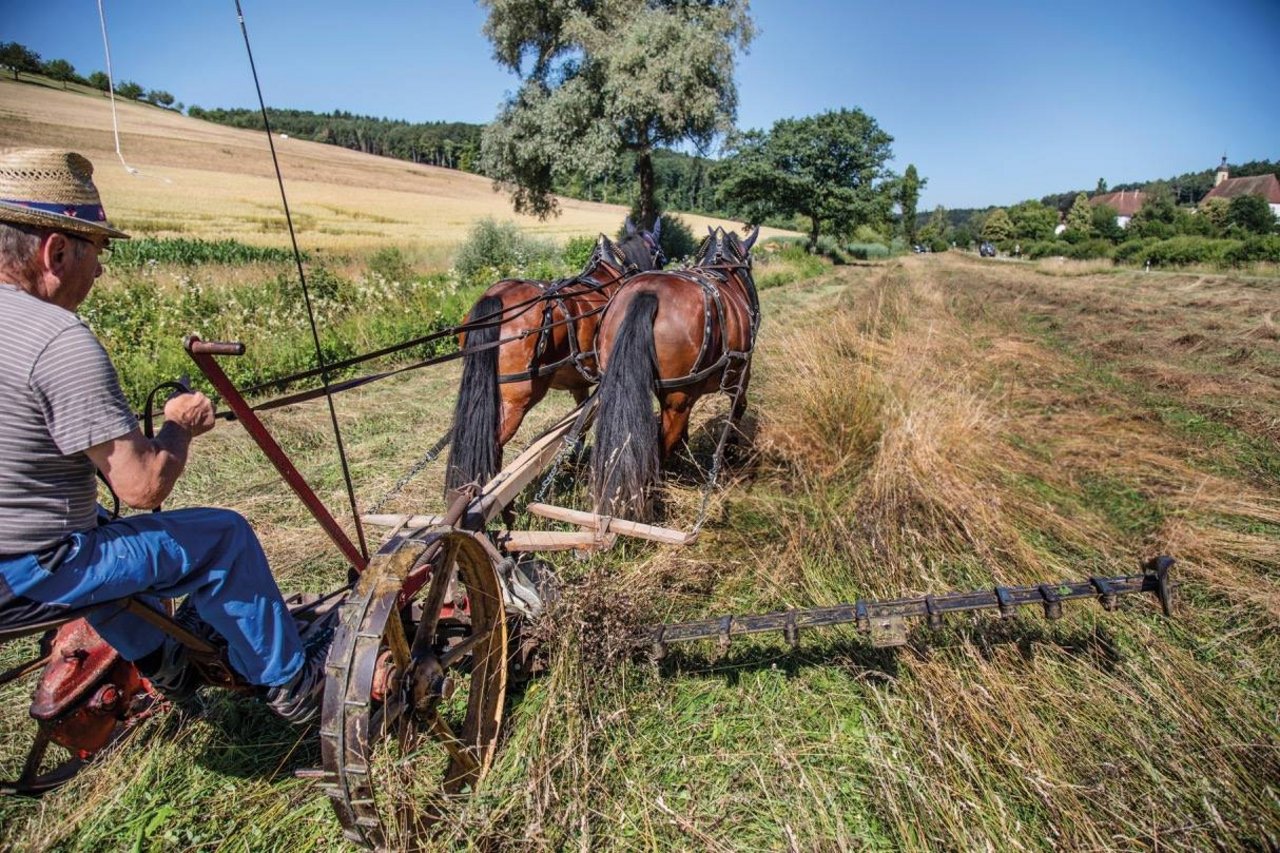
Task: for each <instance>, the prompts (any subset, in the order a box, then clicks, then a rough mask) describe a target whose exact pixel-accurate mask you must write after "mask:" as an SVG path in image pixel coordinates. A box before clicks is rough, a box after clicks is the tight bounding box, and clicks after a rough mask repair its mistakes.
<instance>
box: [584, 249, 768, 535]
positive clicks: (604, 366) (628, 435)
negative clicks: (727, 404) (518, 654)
mask: <svg viewBox="0 0 1280 853" xmlns="http://www.w3.org/2000/svg"><path fill="white" fill-rule="evenodd" d="M758 234H759V229H757V230H756V231H754V232H752V234H751V235H750V236H749V237H748V238H747V239H746V241H745V242H744V241H742V240H740V239H739V238H738V235H737V234H735V233H733V232H731V231H730V232H726V231H725V230H724V229H720V228H718V229H715V230H714V231H712V232H711V234H710V236H709V237H707V239H706V240H705V241H704V242H703V245H702V247H701V248H700V249H699V252H698V255H697V259H696V261H695V263H694V265H693V266H692V267H689V268H687V269H682V270H671V271H667V272H649V273H641V274H639V275H636V276H634V277H632V278H631V279H630V280H629V281H628V282H627V284H626V286H625V287H623V288H622V290H620V291H619V292H618V294H617V295H616V296H615V297H614V298H613V301H612V302H611V303H610V304H609V310H608V311H607V312H606V313H605V316H604V320H603V321H601V324H600V331H599V334H598V336H597V339H596V350H597V352H598V354H599V355H598V357H599V360H600V370H601V373H602V375H603V378H602V379H601V381H600V391H599V395H600V400H599V412H598V413H597V415H596V438H595V448H594V450H593V451H592V457H591V474H592V477H591V480H592V498H593V501H594V504H595V511H596V512H597V513H601V514H604V515H621V516H626V517H628V518H634V519H637V520H646V519H647V518H648V516H649V515H650V514H651V510H652V501H651V495H650V492H651V490H652V487H653V485H654V484H655V483H656V482H657V479H658V471H659V468H660V466H661V463H662V462H663V461H664V460H665V459H666V458H667V457H668V456H670V455H671V453H672V452H673V451H674V450H675V449H676V448H677V447H678V446H679V445H681V444H682V443H684V442H686V441H687V440H688V433H689V415H690V412H691V411H692V409H693V404H694V403H695V402H696V401H697V400H698V398H699V397H701V396H703V395H704V394H709V393H712V392H715V391H719V390H724V391H727V392H730V393H731V394H732V395H733V397H734V407H733V411H732V412H731V413H730V418H731V419H732V421H733V422H734V423H736V422H737V421H738V420H739V419H740V418H741V417H742V414H743V412H744V411H745V409H746V405H747V394H746V391H747V383H748V380H749V378H750V370H751V351H752V349H753V348H754V346H755V336H756V329H757V328H758V326H759V322H760V305H759V300H758V298H757V295H756V288H755V282H754V281H753V279H752V277H751V254H750V253H751V246H752V245H753V244H754V243H755V240H756V236H757V235H758ZM655 394H656V395H657V398H658V408H659V409H660V410H661V414H660V416H659V417H655V416H654V414H653V397H654V395H655Z"/></svg>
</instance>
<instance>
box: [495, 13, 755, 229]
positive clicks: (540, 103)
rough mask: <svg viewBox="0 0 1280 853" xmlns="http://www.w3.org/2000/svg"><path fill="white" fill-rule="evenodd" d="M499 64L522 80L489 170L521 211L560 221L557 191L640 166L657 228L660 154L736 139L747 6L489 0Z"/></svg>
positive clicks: (644, 212)
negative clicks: (629, 156)
mask: <svg viewBox="0 0 1280 853" xmlns="http://www.w3.org/2000/svg"><path fill="white" fill-rule="evenodd" d="M480 3H481V5H482V6H483V7H485V8H486V9H487V10H488V12H489V18H488V20H487V21H486V23H485V27H484V32H485V35H486V36H488V37H489V40H490V41H491V42H492V43H493V47H494V58H495V59H497V61H498V62H499V63H500V64H501V65H503V66H505V67H506V68H508V69H510V70H511V71H514V72H515V73H516V74H518V75H519V76H520V77H521V85H520V88H519V90H518V91H517V92H516V93H515V94H514V95H513V96H512V97H511V98H510V100H508V101H507V103H506V104H504V105H503V106H502V108H501V110H500V111H499V113H498V116H497V117H496V118H495V119H494V121H493V122H492V123H491V124H490V125H489V126H488V127H487V128H486V129H485V132H484V136H483V141H482V146H481V158H482V170H483V171H484V172H485V173H486V174H488V175H489V176H490V177H492V178H493V179H494V180H495V182H496V183H497V184H498V185H499V186H503V187H506V188H508V189H510V190H511V192H512V200H513V203H514V205H515V209H516V210H517V211H521V212H527V213H533V214H536V215H538V216H541V217H546V216H549V215H551V214H554V213H555V212H556V210H557V208H556V200H555V197H554V196H553V195H552V187H553V186H554V185H555V184H556V183H557V182H558V181H562V180H565V179H567V178H568V177H569V176H571V175H573V174H575V173H580V174H585V175H587V176H588V177H599V176H603V175H606V174H608V172H609V171H610V169H611V168H612V167H613V166H614V164H615V163H616V161H617V160H618V157H619V155H620V154H621V153H623V152H632V153H633V154H634V155H635V163H636V166H635V168H636V174H637V177H638V179H639V192H638V199H639V209H640V211H641V214H640V218H641V220H642V221H643V224H644V225H645V226H646V227H649V226H652V224H653V220H654V219H655V218H656V216H657V203H656V200H655V178H654V165H653V156H652V155H653V151H654V149H655V148H658V147H659V146H671V145H675V144H677V143H681V142H691V143H693V144H694V145H695V146H697V147H699V148H706V147H708V146H709V145H710V144H711V143H712V142H713V141H714V140H715V139H717V138H718V137H720V136H721V135H722V134H724V133H727V132H728V131H729V130H731V129H732V127H733V122H734V119H735V118H736V115H737V106H738V92H737V87H736V86H735V85H734V81H733V70H734V59H735V56H736V54H737V52H738V51H739V50H745V49H746V47H747V45H748V44H749V43H750V41H751V38H752V36H753V35H754V32H755V30H754V27H753V25H752V22H751V18H750V17H749V15H748V2H747V0H696V2H691V0H600V2H594V3H583V2H580V0H480Z"/></svg>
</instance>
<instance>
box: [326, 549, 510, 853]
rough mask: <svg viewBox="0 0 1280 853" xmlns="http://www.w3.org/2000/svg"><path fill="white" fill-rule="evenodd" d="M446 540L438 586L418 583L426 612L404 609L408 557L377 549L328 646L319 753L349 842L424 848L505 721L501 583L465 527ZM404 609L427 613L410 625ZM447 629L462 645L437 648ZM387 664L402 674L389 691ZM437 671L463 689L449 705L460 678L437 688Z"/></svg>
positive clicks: (477, 772)
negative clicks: (452, 614) (450, 609)
mask: <svg viewBox="0 0 1280 853" xmlns="http://www.w3.org/2000/svg"><path fill="white" fill-rule="evenodd" d="M438 541H439V544H440V546H441V547H440V548H439V555H438V556H436V557H435V558H433V559H430V560H429V563H428V565H430V566H431V568H432V573H431V578H430V581H429V582H428V583H426V584H424V585H423V586H422V587H420V588H418V587H414V591H415V595H414V600H415V602H421V603H422V608H421V610H419V607H418V605H417V604H416V603H415V604H413V607H412V610H411V611H407V612H406V611H405V609H404V605H405V602H404V601H403V600H402V599H401V597H402V595H403V594H404V592H405V590H406V587H405V572H404V560H396V559H394V558H393V554H394V553H395V552H391V553H387V554H382V553H380V554H378V555H377V556H375V557H374V559H373V560H371V561H370V564H369V567H368V568H367V569H366V570H365V575H364V577H363V578H362V580H361V582H360V583H359V584H358V585H357V586H356V588H355V590H354V591H353V592H352V595H351V597H350V598H349V599H348V600H347V602H346V604H345V605H344V607H345V612H346V613H347V614H349V616H348V617H347V619H346V623H344V624H347V627H348V630H344V631H341V632H339V633H338V635H337V636H335V639H334V647H333V649H331V650H330V653H329V661H328V670H327V671H328V679H329V680H328V686H327V687H326V694H325V703H326V704H325V710H326V718H325V719H323V720H322V722H321V728H320V741H321V758H322V761H323V762H324V768H325V771H326V773H327V774H328V778H331V779H332V783H331V784H329V785H326V793H327V794H328V795H329V797H330V798H331V799H332V800H333V806H334V811H335V813H336V814H337V816H338V820H339V822H340V823H341V824H342V826H343V828H344V830H345V832H344V834H345V835H346V837H347V838H350V839H351V840H353V841H357V842H360V843H363V844H365V845H367V846H369V847H372V848H375V849H406V848H408V847H415V848H416V847H417V846H419V845H422V844H423V843H425V841H426V839H427V837H428V835H429V834H430V832H431V830H432V827H433V826H434V825H435V824H437V823H438V822H439V821H441V820H444V819H446V816H447V815H448V814H449V808H448V803H449V802H450V797H452V796H454V795H458V794H462V793H464V792H465V791H467V790H470V789H471V788H473V787H474V786H475V785H476V784H477V783H478V782H479V781H480V779H481V778H482V777H483V775H484V771H485V769H486V768H487V767H488V765H489V762H490V760H491V758H492V755H493V750H494V748H495V745H496V742H497V738H498V732H499V728H500V726H501V721H502V709H503V703H504V695H505V694H504V690H505V686H506V685H505V675H506V668H505V666H504V661H505V650H506V619H505V614H504V612H503V607H502V587H501V579H500V577H499V575H498V572H497V571H496V567H495V566H494V561H493V559H492V558H491V557H490V556H489V555H488V554H487V552H486V551H485V550H484V546H483V545H482V544H481V543H479V542H478V541H474V540H473V539H472V537H471V536H470V535H469V534H464V533H445V534H443V535H442V536H441V537H440V539H439V540H438ZM400 556H402V557H403V556H404V555H403V554H402V555H400ZM455 584H456V589H457V591H456V592H451V591H452V590H453V589H454V588H455ZM451 594H452V595H453V596H454V598H455V599H456V600H455V601H454V602H453V603H454V605H455V607H456V608H457V610H458V611H459V612H458V613H457V614H456V619H455V618H450V619H449V620H447V621H446V620H444V619H443V618H442V614H441V611H442V610H444V608H445V606H446V604H447V601H448V599H449V597H450V595H451ZM463 602H466V603H467V606H465V607H464V605H463ZM406 613H408V614H412V615H417V614H420V615H417V618H418V622H417V624H416V625H415V624H411V623H406V622H405V621H404V617H405V616H406ZM455 622H456V624H455ZM464 631H466V632H467V633H466V634H465V635H464V634H463V632H464ZM445 635H449V636H450V640H449V641H450V642H456V643H457V645H454V646H453V647H452V648H449V649H448V650H447V652H446V653H445V654H444V655H437V648H438V647H439V646H440V645H441V644H444V643H445V641H446V639H445ZM455 638H456V639H455ZM441 658H443V659H441ZM468 658H469V659H470V665H469V666H468V665H467V659H468ZM442 664H445V665H447V666H449V667H451V668H450V669H447V670H445V669H444V668H443V666H442ZM387 666H391V667H394V669H395V670H398V671H399V678H398V679H395V678H393V679H391V681H392V685H391V686H390V689H386V690H385V691H383V690H382V689H381V685H382V684H383V683H384V681H386V678H385V676H386V675H387V674H388V673H387V672H386V670H384V669H383V667H387ZM441 676H444V677H446V678H449V679H450V680H451V681H452V682H453V685H456V687H457V688H458V689H461V690H462V691H463V693H462V694H461V696H459V697H457V698H455V699H453V700H451V701H449V702H445V701H444V699H443V694H449V693H451V692H452V691H451V690H450V689H449V688H450V686H452V685H446V684H439V683H437V682H438V681H439V679H440V678H441ZM415 679H416V681H415ZM427 681H430V682H431V683H429V684H428V683H427ZM396 682H398V683H396ZM419 682H421V683H419ZM415 687H416V689H417V691H418V692H423V690H424V688H425V693H424V695H423V696H421V697H417V698H414V697H415V695H416V694H415V693H414V690H415ZM437 694H440V695H437ZM415 702H422V706H421V707H415V705H414V703H415ZM442 706H447V707H448V708H450V709H456V710H459V713H458V717H454V718H450V719H453V720H455V722H454V725H456V726H458V728H457V730H456V731H455V730H454V728H453V727H452V726H451V725H450V724H449V723H448V722H446V721H445V720H444V719H443V718H441V716H440V712H441V710H442ZM459 706H465V711H461V709H460V708H459ZM458 718H461V719H464V720H465V722H463V723H459V722H457V719H458Z"/></svg>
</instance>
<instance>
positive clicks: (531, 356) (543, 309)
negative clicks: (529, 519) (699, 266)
mask: <svg viewBox="0 0 1280 853" xmlns="http://www.w3.org/2000/svg"><path fill="white" fill-rule="evenodd" d="M626 230H627V237H626V238H625V239H623V240H622V241H620V242H618V243H616V244H615V243H614V242H613V241H611V240H609V239H608V238H607V237H604V236H603V235H602V236H601V237H600V239H599V240H598V241H597V243H596V247H595V250H594V251H593V252H592V255H591V258H590V259H589V260H588V261H587V265H586V267H585V268H584V269H583V271H582V273H581V274H580V275H578V276H576V277H574V278H569V279H562V280H560V281H553V282H545V281H531V280H528V279H505V280H503V281H499V282H497V283H496V284H494V285H492V286H490V287H489V289H488V290H486V291H485V292H484V295H483V296H481V298H480V300H479V301H478V302H477V303H476V304H475V307H473V308H472V309H471V312H470V313H469V314H468V315H467V322H466V325H467V326H468V327H469V329H468V331H466V332H464V333H463V334H462V335H460V336H459V342H460V343H461V345H462V347H463V348H464V350H468V352H467V355H465V356H464V357H463V362H462V383H461V385H460V387H459V389H458V401H457V404H456V406H455V408H454V416H453V436H452V439H451V443H450V447H449V462H448V469H447V472H446V474H445V490H446V495H447V497H448V498H449V499H450V500H451V499H452V496H453V494H454V493H455V491H456V490H457V489H458V488H460V487H462V486H464V485H466V484H468V483H478V484H480V485H483V484H484V483H486V482H488V481H489V480H490V479H491V478H492V477H493V476H494V475H495V474H497V473H498V471H499V470H500V469H501V468H502V448H503V446H504V445H506V443H507V442H508V441H510V440H511V438H512V437H513V436H514V435H515V434H516V430H518V429H519V428H520V424H521V422H522V421H523V420H524V417H525V415H526V414H528V412H529V410H530V409H532V408H533V407H534V406H536V405H537V404H538V402H539V401H540V400H542V398H543V397H544V396H546V393H547V391H549V390H551V389H553V388H554V389H559V390H565V391H568V392H569V393H571V394H572V395H573V398H574V399H575V400H577V401H578V402H582V401H583V400H584V399H586V397H587V393H588V392H589V391H590V390H591V387H592V386H593V385H594V384H595V382H596V381H597V378H598V374H597V368H596V356H595V349H596V347H595V340H596V329H597V328H598V327H599V324H600V319H601V316H602V314H603V312H604V309H605V308H606V307H607V306H608V304H609V300H610V299H611V298H612V297H613V295H614V293H615V292H616V291H617V290H618V288H619V287H620V286H621V285H622V282H623V280H624V279H625V278H626V277H627V276H629V275H631V274H633V273H636V272H638V271H642V270H652V269H657V268H659V267H661V265H662V262H663V257H662V250H661V249H659V248H658V238H659V237H660V236H661V230H662V221H661V220H659V221H658V222H657V224H655V225H654V229H653V231H652V232H649V231H643V230H640V229H637V228H636V227H635V226H634V225H632V223H631V220H629V219H628V220H627V223H626Z"/></svg>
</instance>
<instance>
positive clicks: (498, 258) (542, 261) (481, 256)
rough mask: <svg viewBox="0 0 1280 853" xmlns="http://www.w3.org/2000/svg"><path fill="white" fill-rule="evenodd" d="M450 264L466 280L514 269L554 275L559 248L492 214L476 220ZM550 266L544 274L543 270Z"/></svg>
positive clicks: (489, 279) (470, 281) (483, 278)
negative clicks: (493, 217)
mask: <svg viewBox="0 0 1280 853" xmlns="http://www.w3.org/2000/svg"><path fill="white" fill-rule="evenodd" d="M454 268H455V269H456V270H457V272H458V276H459V278H461V279H462V281H463V282H464V283H466V284H472V285H478V284H487V283H490V282H492V281H495V280H497V279H500V278H506V277H508V276H511V275H515V274H516V273H521V274H523V275H527V276H529V277H531V278H538V277H544V278H554V277H555V276H556V274H557V272H556V271H558V270H559V269H560V252H559V251H558V250H557V249H556V247H555V246H554V245H553V244H551V243H550V242H548V241H546V240H537V239H534V238H532V237H529V236H528V235H526V234H525V233H524V232H522V231H521V230H520V228H519V227H518V226H517V225H516V224H515V223H514V222H498V221H496V220H494V219H492V218H488V217H486V218H485V219H482V220H480V221H479V222H477V223H476V224H475V225H474V226H473V227H472V229H471V233H470V234H468V235H467V239H466V240H465V241H464V242H463V243H462V246H461V247H459V249H458V254H457V256H456V257H455V258H454ZM548 270H552V272H551V274H550V275H549V276H548V275H546V272H547V271H548Z"/></svg>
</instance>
